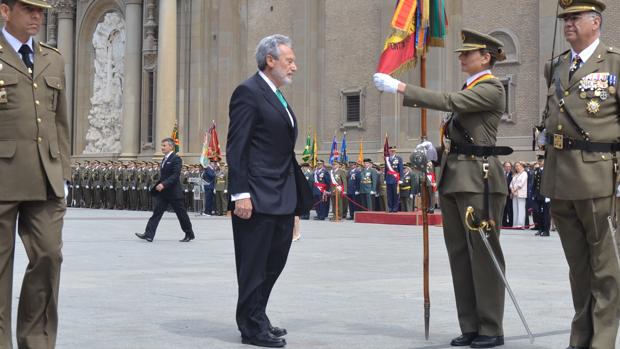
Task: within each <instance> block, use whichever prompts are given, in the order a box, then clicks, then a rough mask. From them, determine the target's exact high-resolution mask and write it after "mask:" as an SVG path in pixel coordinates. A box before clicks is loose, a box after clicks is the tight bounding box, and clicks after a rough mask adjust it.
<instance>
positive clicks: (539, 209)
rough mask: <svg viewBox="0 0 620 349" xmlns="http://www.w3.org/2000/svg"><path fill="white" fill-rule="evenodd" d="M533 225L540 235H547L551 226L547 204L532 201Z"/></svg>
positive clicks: (541, 201)
mask: <svg viewBox="0 0 620 349" xmlns="http://www.w3.org/2000/svg"><path fill="white" fill-rule="evenodd" d="M534 205H535V207H534V215H533V216H534V224H536V228H538V231H539V232H541V233H549V228H550V226H551V214H550V211H549V203H548V202H545V200H535V201H534Z"/></svg>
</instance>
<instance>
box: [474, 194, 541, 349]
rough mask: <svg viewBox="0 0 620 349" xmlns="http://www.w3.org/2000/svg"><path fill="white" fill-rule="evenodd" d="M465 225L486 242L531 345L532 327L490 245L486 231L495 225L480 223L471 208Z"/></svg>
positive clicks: (532, 339) (485, 244) (532, 340)
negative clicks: (528, 323)
mask: <svg viewBox="0 0 620 349" xmlns="http://www.w3.org/2000/svg"><path fill="white" fill-rule="evenodd" d="M470 221H471V224H470ZM465 224H466V225H467V228H468V229H469V230H471V231H472V232H474V231H478V233H479V234H480V237H481V238H482V242H484V246H485V247H486V248H487V251H488V252H489V255H490V256H491V259H492V260H493V264H494V265H495V269H496V270H497V273H498V274H499V276H500V277H501V279H502V281H503V283H504V286H505V287H506V290H507V291H508V294H509V295H510V299H511V300H512V304H514V306H515V308H516V309H517V313H518V314H519V318H521V322H522V323H523V327H525V331H526V332H527V335H528V336H529V337H530V343H534V335H533V334H532V331H530V327H529V326H528V325H527V321H526V320H525V316H523V312H521V307H519V303H518V302H517V297H515V295H514V293H513V292H512V288H510V285H509V284H508V280H506V276H505V275H504V272H503V271H502V268H501V266H500V265H499V262H498V261H497V257H496V256H495V253H493V249H492V248H491V244H490V243H489V239H488V237H487V233H486V231H488V230H490V229H491V226H492V224H493V223H491V222H489V221H486V220H483V221H482V222H479V221H478V219H477V218H476V216H475V215H474V208H473V207H471V206H469V207H467V212H466V213H465ZM475 225H477V227H475Z"/></svg>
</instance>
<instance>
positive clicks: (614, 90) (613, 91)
mask: <svg viewBox="0 0 620 349" xmlns="http://www.w3.org/2000/svg"><path fill="white" fill-rule="evenodd" d="M608 90H609V93H611V94H614V93H616V88H615V87H613V86H609V88H608Z"/></svg>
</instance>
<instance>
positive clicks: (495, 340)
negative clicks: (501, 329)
mask: <svg viewBox="0 0 620 349" xmlns="http://www.w3.org/2000/svg"><path fill="white" fill-rule="evenodd" d="M498 345H504V336H478V337H476V339H474V341H473V342H471V345H470V347H472V348H495V347H496V346H498Z"/></svg>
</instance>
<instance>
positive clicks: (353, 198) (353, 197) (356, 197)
mask: <svg viewBox="0 0 620 349" xmlns="http://www.w3.org/2000/svg"><path fill="white" fill-rule="evenodd" d="M347 195H348V196H349V199H351V201H349V217H350V218H351V219H353V218H355V211H358V210H359V208H358V207H357V206H356V205H355V203H356V204H359V195H355V193H351V194H347Z"/></svg>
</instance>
